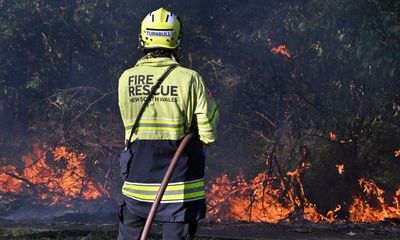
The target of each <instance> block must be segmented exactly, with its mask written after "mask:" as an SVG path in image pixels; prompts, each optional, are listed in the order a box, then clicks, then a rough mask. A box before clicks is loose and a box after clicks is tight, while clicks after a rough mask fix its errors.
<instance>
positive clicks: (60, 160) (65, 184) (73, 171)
mask: <svg viewBox="0 0 400 240" xmlns="http://www.w3.org/2000/svg"><path fill="white" fill-rule="evenodd" d="M44 149H47V150H48V151H49V147H46V146H44V147H43V148H42V147H40V146H39V144H34V145H33V152H32V153H29V154H26V155H24V156H22V158H21V159H22V161H23V163H24V168H23V171H22V173H18V171H17V169H16V167H14V166H4V167H2V168H1V171H0V177H1V178H0V186H2V188H1V190H0V193H4V192H11V193H21V192H23V191H24V190H25V189H30V190H32V192H33V194H36V195H37V198H38V199H40V200H43V201H46V202H47V203H48V204H49V205H55V204H64V205H66V206H67V207H71V206H72V202H73V201H76V200H77V199H85V200H90V199H97V198H99V197H102V196H104V197H109V193H108V191H107V189H105V188H104V187H103V185H101V184H100V183H96V182H94V181H93V180H91V179H90V178H89V177H88V176H87V173H86V167H85V161H86V155H84V154H82V153H76V152H72V151H68V150H67V148H66V147H64V146H61V147H57V148H55V149H54V150H53V151H50V153H51V154H46V152H45V150H44ZM20 172H21V171H20ZM11 175H13V176H14V177H13V176H11Z"/></svg>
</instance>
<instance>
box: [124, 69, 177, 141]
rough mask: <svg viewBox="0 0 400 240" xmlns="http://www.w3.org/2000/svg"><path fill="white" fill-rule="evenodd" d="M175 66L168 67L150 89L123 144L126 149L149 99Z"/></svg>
mask: <svg viewBox="0 0 400 240" xmlns="http://www.w3.org/2000/svg"><path fill="white" fill-rule="evenodd" d="M177 66H178V64H173V65H171V66H169V67H168V68H167V70H165V72H164V73H163V74H162V75H161V77H160V78H159V79H158V80H157V82H156V84H154V86H153V87H152V88H151V91H150V93H149V95H148V96H147V98H146V100H144V103H143V105H142V107H141V108H140V110H139V113H138V115H137V117H136V120H135V123H134V124H133V127H132V130H131V134H130V135H129V139H127V142H126V143H125V146H126V148H128V147H129V146H130V145H131V140H132V136H133V134H134V133H135V132H136V130H137V127H138V125H139V121H140V119H141V118H142V115H143V113H144V111H145V110H146V108H147V106H148V105H149V103H150V101H151V99H152V98H153V96H154V94H155V93H156V91H157V90H158V88H160V86H161V84H162V82H163V81H164V79H165V78H167V76H168V75H169V74H170V73H171V72H172V70H174V69H175V68H176V67H177Z"/></svg>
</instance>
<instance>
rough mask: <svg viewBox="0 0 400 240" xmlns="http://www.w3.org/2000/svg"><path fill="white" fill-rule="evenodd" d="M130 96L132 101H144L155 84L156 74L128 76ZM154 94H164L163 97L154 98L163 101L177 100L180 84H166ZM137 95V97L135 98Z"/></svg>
mask: <svg viewBox="0 0 400 240" xmlns="http://www.w3.org/2000/svg"><path fill="white" fill-rule="evenodd" d="M128 85H129V89H128V91H129V98H130V101H131V102H138V101H144V99H146V98H145V97H140V96H147V95H149V94H150V91H151V88H152V86H153V85H154V75H134V76H130V77H129V78H128ZM154 96H162V98H154V100H159V101H163V102H177V100H178V98H177V97H178V86H173V85H164V84H162V85H161V86H160V88H159V89H158V90H157V91H156V93H155V94H154ZM135 97H136V98H135Z"/></svg>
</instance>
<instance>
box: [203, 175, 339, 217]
mask: <svg viewBox="0 0 400 240" xmlns="http://www.w3.org/2000/svg"><path fill="white" fill-rule="evenodd" d="M300 174H301V169H296V170H295V171H293V172H288V173H287V175H288V177H289V178H290V179H286V178H277V177H268V176H267V175H266V174H265V173H259V174H258V175H257V176H256V177H255V178H253V179H252V180H250V181H246V180H245V179H244V176H243V175H239V176H238V177H236V180H234V181H230V180H229V179H228V177H227V175H223V176H221V177H219V178H217V179H215V182H214V183H213V184H212V185H211V188H210V189H209V191H208V196H207V198H208V205H209V210H208V217H209V218H210V219H215V220H216V221H226V220H236V221H249V222H269V223H276V222H279V221H285V220H288V218H289V217H290V216H291V215H292V214H293V213H295V212H297V211H299V212H301V213H302V217H304V218H305V219H307V220H310V221H313V222H318V221H326V222H333V221H335V219H336V217H335V213H336V212H337V211H339V209H335V210H333V211H330V213H329V215H327V216H323V215H321V214H319V213H318V212H317V210H316V206H315V204H312V203H311V202H310V201H309V200H308V199H307V198H306V197H305V195H304V187H303V184H302V183H301V181H300ZM287 183H288V184H287Z"/></svg>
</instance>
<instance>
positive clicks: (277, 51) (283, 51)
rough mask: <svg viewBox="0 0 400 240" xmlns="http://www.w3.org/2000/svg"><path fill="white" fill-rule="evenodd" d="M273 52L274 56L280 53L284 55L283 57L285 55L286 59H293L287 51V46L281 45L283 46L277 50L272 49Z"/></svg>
mask: <svg viewBox="0 0 400 240" xmlns="http://www.w3.org/2000/svg"><path fill="white" fill-rule="evenodd" d="M271 52H272V53H273V54H278V53H279V54H282V55H284V56H286V57H288V58H291V57H292V55H291V54H290V52H289V50H287V49H286V46H285V44H281V45H279V46H278V47H277V48H276V47H274V48H272V49H271Z"/></svg>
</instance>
